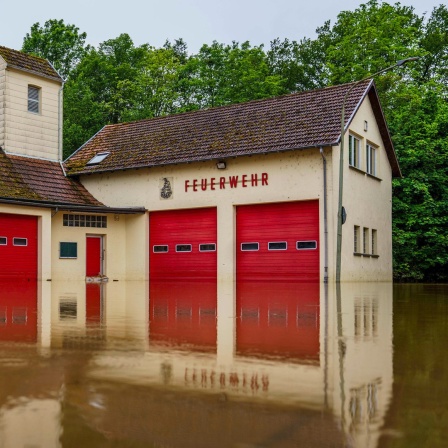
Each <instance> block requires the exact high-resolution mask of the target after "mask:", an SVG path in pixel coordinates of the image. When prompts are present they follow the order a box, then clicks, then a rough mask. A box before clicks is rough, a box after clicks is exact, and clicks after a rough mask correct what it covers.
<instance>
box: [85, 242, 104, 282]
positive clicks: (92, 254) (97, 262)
mask: <svg viewBox="0 0 448 448" xmlns="http://www.w3.org/2000/svg"><path fill="white" fill-rule="evenodd" d="M101 239H102V237H101V236H87V238H86V276H87V277H96V276H98V275H101V274H102V273H103V272H102V253H101V252H102V248H101Z"/></svg>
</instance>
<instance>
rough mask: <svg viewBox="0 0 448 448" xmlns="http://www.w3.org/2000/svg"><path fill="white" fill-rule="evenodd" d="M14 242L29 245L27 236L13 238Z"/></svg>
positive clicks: (14, 243) (16, 244)
mask: <svg viewBox="0 0 448 448" xmlns="http://www.w3.org/2000/svg"><path fill="white" fill-rule="evenodd" d="M12 244H13V245H14V246H28V239H27V238H13V240H12Z"/></svg>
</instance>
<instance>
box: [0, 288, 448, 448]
mask: <svg viewBox="0 0 448 448" xmlns="http://www.w3.org/2000/svg"><path fill="white" fill-rule="evenodd" d="M447 350H448V285H419V284H413V285H409V284H406V285H392V284H389V283H376V284H373V283H370V284H365V283H362V284H361V283H359V284H342V285H341V289H340V291H339V292H338V290H337V289H336V288H335V287H334V286H331V285H328V286H325V285H321V284H303V283H297V284H296V283H293V282H289V283H280V282H275V281H269V280H266V281H264V282H257V283H255V282H254V283H250V282H249V283H245V284H237V285H226V284H223V283H220V282H218V284H216V283H213V282H211V283H210V282H200V281H199V282H198V281H195V282H193V281H186V282H185V281H180V280H179V281H174V282H167V283H158V284H148V283H145V282H111V283H107V284H86V283H82V282H79V283H78V282H72V283H69V282H64V281H53V282H51V283H44V284H40V283H30V282H2V283H1V284H0V447H1V448H3V447H6V448H9V447H12V448H15V447H46V448H47V447H49V448H51V447H80V446H82V447H160V448H162V447H164V448H166V447H246V448H247V447H299V446H304V447H363V448H364V447H372V448H373V447H414V446H415V447H446V446H448V356H447Z"/></svg>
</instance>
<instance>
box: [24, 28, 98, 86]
mask: <svg viewBox="0 0 448 448" xmlns="http://www.w3.org/2000/svg"><path fill="white" fill-rule="evenodd" d="M86 37H87V34H86V33H80V32H79V28H77V27H76V26H75V25H70V24H67V25H66V24H65V23H64V21H63V20H47V21H46V22H45V24H44V26H43V27H42V26H41V25H40V24H39V23H38V22H37V23H35V24H34V25H33V26H32V27H31V32H30V33H27V34H26V36H25V38H24V39H23V46H22V51H24V52H25V53H31V54H34V55H36V56H41V57H43V58H45V59H48V60H49V61H50V62H51V63H52V64H53V66H54V68H55V69H56V70H57V71H58V72H59V74H60V75H61V76H62V78H64V79H66V78H68V77H69V75H70V74H71V72H72V71H73V69H74V68H75V67H76V65H77V64H78V63H79V62H80V60H81V59H82V58H83V57H84V55H85V54H86V52H87V51H88V49H89V47H88V46H86V44H85V40H86Z"/></svg>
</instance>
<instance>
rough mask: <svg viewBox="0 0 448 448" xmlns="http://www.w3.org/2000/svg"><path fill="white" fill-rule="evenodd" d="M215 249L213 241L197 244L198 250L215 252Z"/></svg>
mask: <svg viewBox="0 0 448 448" xmlns="http://www.w3.org/2000/svg"><path fill="white" fill-rule="evenodd" d="M215 251H216V244H215V243H209V244H199V252H215Z"/></svg>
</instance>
